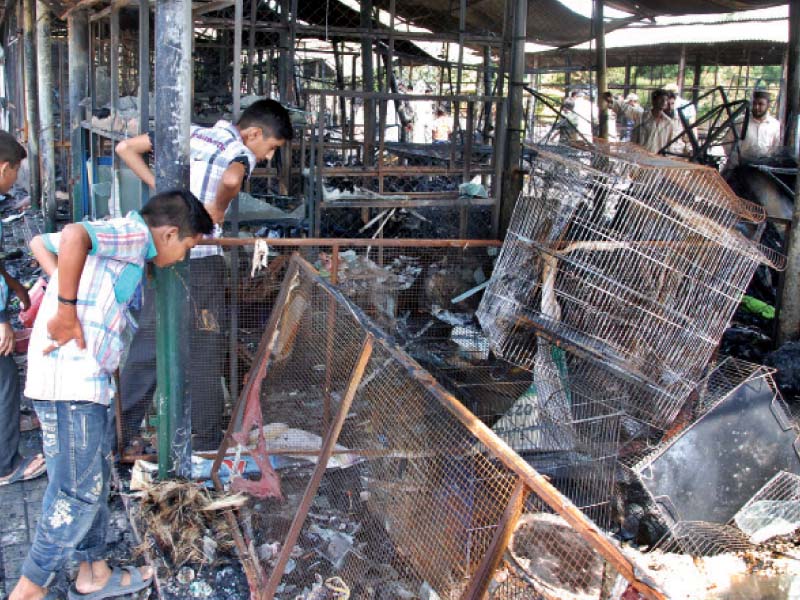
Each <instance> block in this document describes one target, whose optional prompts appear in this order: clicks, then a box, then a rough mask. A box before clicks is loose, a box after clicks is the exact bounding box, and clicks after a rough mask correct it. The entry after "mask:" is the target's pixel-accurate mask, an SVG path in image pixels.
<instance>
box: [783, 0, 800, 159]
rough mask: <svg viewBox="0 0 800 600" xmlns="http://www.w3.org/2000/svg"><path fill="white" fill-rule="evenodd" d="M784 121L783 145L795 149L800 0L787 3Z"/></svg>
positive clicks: (798, 111)
mask: <svg viewBox="0 0 800 600" xmlns="http://www.w3.org/2000/svg"><path fill="white" fill-rule="evenodd" d="M786 66H787V69H786V84H787V85H786V121H785V122H784V124H783V126H784V134H783V143H784V145H785V146H787V147H789V148H792V149H795V148H796V147H797V142H798V139H797V118H798V117H799V116H800V0H791V1H790V2H789V45H788V59H787V61H786Z"/></svg>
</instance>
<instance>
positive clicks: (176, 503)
mask: <svg viewBox="0 0 800 600" xmlns="http://www.w3.org/2000/svg"><path fill="white" fill-rule="evenodd" d="M245 501H246V498H245V497H244V496H241V495H230V494H214V493H212V492H210V491H209V490H208V489H206V488H205V487H203V486H201V485H199V484H197V483H192V482H182V481H165V482H163V483H157V484H153V485H151V486H149V487H147V488H146V489H145V490H144V492H143V495H142V498H141V502H140V504H139V519H140V520H141V524H142V529H143V530H144V531H146V532H147V536H146V537H145V539H144V540H143V541H142V545H141V546H140V548H139V552H140V553H141V552H146V551H147V550H148V549H149V547H150V544H151V543H155V544H157V545H158V548H159V550H160V552H162V553H164V554H165V555H166V557H167V558H168V559H169V562H170V564H171V566H172V567H173V569H175V570H178V569H180V568H181V567H183V566H184V565H186V564H187V563H191V564H193V565H211V564H213V563H214V562H215V560H216V559H217V554H218V553H230V552H231V551H232V550H233V548H234V542H233V533H232V532H231V529H230V525H229V524H228V522H227V521H226V519H225V518H224V516H223V515H222V513H223V512H224V511H226V510H231V509H234V508H238V507H240V506H242V505H243V504H244V502H245Z"/></svg>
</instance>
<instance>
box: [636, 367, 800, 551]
mask: <svg viewBox="0 0 800 600" xmlns="http://www.w3.org/2000/svg"><path fill="white" fill-rule="evenodd" d="M771 372H772V371H771V370H770V369H769V368H766V367H762V366H760V365H755V364H751V363H747V362H744V361H741V360H737V359H733V358H726V359H724V360H723V361H722V362H721V363H720V364H719V365H717V367H716V368H715V369H714V370H713V371H712V372H711V373H710V374H709V375H708V376H707V377H706V378H705V379H704V380H703V381H701V382H700V383H699V384H698V386H697V399H696V402H695V403H694V407H693V408H694V415H693V417H692V422H691V423H690V424H688V426H686V427H685V428H683V429H682V430H681V431H680V432H679V433H678V434H677V435H667V436H665V437H664V439H663V441H662V442H661V444H659V445H658V446H657V447H656V448H654V449H653V450H652V451H651V452H649V453H648V454H647V455H646V456H645V457H644V458H642V459H641V460H640V461H639V462H638V463H637V464H636V465H635V466H633V472H634V473H635V474H636V476H637V477H638V478H639V481H640V482H641V483H642V486H643V488H644V490H645V492H646V494H647V495H648V496H649V497H650V501H651V505H652V507H653V510H654V511H655V512H656V514H657V518H658V521H659V522H660V523H661V525H663V527H664V528H665V529H666V530H667V532H666V534H665V535H664V537H663V538H662V539H661V540H660V541H659V542H658V547H659V548H660V549H662V550H664V551H665V552H683V553H686V554H691V555H693V556H712V555H715V554H720V553H723V552H740V551H747V550H749V549H751V548H752V546H753V544H754V543H759V542H760V541H763V539H764V538H761V537H760V536H761V535H765V536H767V537H769V535H770V533H775V532H777V531H780V530H781V527H785V528H786V529H785V530H784V531H785V532H786V533H789V532H791V531H793V530H794V527H793V526H790V525H789V523H790V522H791V521H794V522H795V524H798V523H800V512H798V511H797V510H796V509H797V506H798V502H797V498H800V496H798V495H797V492H798V489H800V488H798V487H797V485H796V484H797V482H798V481H799V480H800V479H799V478H798V475H797V474H796V473H789V472H786V471H781V470H780V469H781V468H782V467H786V466H790V467H791V468H793V469H795V470H797V469H800V465H798V463H797V455H796V451H795V448H796V445H797V436H798V429H797V428H796V427H795V426H793V424H792V422H791V419H790V417H789V411H788V408H787V407H786V406H785V404H784V403H783V401H782V399H781V398H780V395H779V393H778V391H777V389H776V387H775V383H774V381H773V379H772V377H771ZM743 411H744V412H743ZM762 423H766V424H767V425H764V426H763V428H762V429H759V426H760V425H761V424H762ZM748 436H749V439H747V438H748ZM728 444H729V445H728ZM706 446H710V447H711V448H712V449H711V451H710V452H705V450H704V448H705V447H706ZM751 460H752V463H749V461H751ZM697 469H702V472H703V477H702V478H701V479H698V478H697V476H696V471H697ZM771 473H776V475H775V476H774V477H772V478H771V479H769V480H768V481H767V478H769V477H770V474H771ZM762 500H763V502H762ZM773 509H774V510H775V512H770V511H771V510H773ZM762 511H763V512H762ZM781 511H785V516H786V517H787V518H785V519H782V518H781ZM740 521H741V522H740ZM734 524H735V525H736V526H734ZM778 535H780V533H778ZM748 537H749V538H750V539H748Z"/></svg>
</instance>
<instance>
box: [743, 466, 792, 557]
mask: <svg viewBox="0 0 800 600" xmlns="http://www.w3.org/2000/svg"><path fill="white" fill-rule="evenodd" d="M733 523H734V524H735V525H736V526H737V527H738V528H739V529H740V530H741V531H742V532H743V533H744V534H745V535H746V536H748V538H749V539H750V541H751V542H753V543H759V542H763V541H766V540H767V539H770V538H771V537H775V536H778V535H788V534H790V533H792V532H794V531H795V530H796V529H797V528H798V527H800V476H798V475H797V474H795V473H790V472H789V471H780V472H779V473H777V474H776V475H775V476H774V477H773V478H772V479H770V480H769V481H768V482H767V483H766V484H765V485H764V487H763V488H761V489H760V490H759V491H758V493H757V494H756V495H755V496H753V497H752V498H751V499H750V500H749V501H748V502H747V504H745V505H744V506H743V507H742V508H741V509H740V510H739V512H738V513H736V515H735V516H734V517H733Z"/></svg>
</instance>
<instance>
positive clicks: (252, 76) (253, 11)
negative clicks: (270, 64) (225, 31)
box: [247, 0, 258, 94]
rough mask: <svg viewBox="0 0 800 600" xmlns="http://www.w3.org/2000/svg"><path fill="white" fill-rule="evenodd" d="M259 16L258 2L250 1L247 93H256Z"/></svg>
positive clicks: (255, 0)
mask: <svg viewBox="0 0 800 600" xmlns="http://www.w3.org/2000/svg"><path fill="white" fill-rule="evenodd" d="M257 14H258V0H250V37H249V38H248V40H247V93H248V94H255V93H256V84H255V81H256V70H255V64H254V63H255V57H256V15H257Z"/></svg>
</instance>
